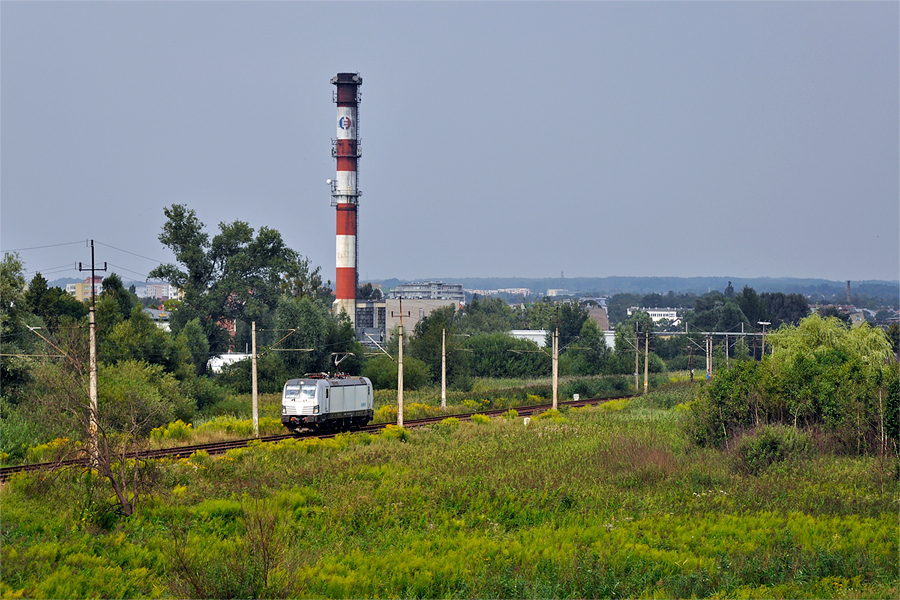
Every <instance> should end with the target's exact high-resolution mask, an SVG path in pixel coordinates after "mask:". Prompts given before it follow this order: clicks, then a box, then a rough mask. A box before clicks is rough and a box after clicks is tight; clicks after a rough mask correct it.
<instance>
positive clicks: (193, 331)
mask: <svg viewBox="0 0 900 600" xmlns="http://www.w3.org/2000/svg"><path fill="white" fill-rule="evenodd" d="M177 339H178V340H179V341H180V343H182V344H183V345H184V347H185V348H186V349H187V352H188V354H189V355H190V360H191V363H192V364H193V367H194V373H195V374H197V375H203V374H205V373H206V365H207V363H208V362H209V340H207V339H206V334H205V333H203V327H202V326H201V325H200V319H191V320H190V321H188V322H187V323H185V324H184V327H182V328H181V331H180V332H178V338H177Z"/></svg>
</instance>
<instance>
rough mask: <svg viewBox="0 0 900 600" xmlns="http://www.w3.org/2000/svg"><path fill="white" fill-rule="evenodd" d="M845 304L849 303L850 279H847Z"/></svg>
mask: <svg viewBox="0 0 900 600" xmlns="http://www.w3.org/2000/svg"><path fill="white" fill-rule="evenodd" d="M847 304H850V280H849V279H848V280H847Z"/></svg>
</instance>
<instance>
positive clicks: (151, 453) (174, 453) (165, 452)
mask: <svg viewBox="0 0 900 600" xmlns="http://www.w3.org/2000/svg"><path fill="white" fill-rule="evenodd" d="M631 397H633V396H631V395H626V396H612V397H607V398H587V399H584V400H580V399H579V400H569V401H566V402H559V403H558V404H559V406H567V407H569V408H577V407H579V406H589V405H594V404H602V403H604V402H609V401H611V400H621V399H623V398H631ZM552 407H553V404H552V403H548V404H535V405H531V406H517V407H515V411H516V412H517V413H519V416H531V415H534V414H537V413H541V412H544V411H546V410H549V409H550V408H552ZM508 410H509V409H508V408H500V409H494V410H486V411H480V412H472V413H460V414H455V415H441V416H437V417H427V418H424V419H414V420H411V421H406V422H404V423H403V426H404V427H406V428H413V427H423V426H425V425H431V424H434V423H439V422H441V421H443V420H444V419H446V418H448V417H455V418H457V419H459V420H461V421H467V420H469V419H471V418H472V415H475V414H479V415H485V416H489V417H490V416H499V415H502V414H504V413H506V412H507V411H508ZM388 425H393V423H375V424H369V425H365V426H363V427H360V428H357V429H353V430H351V431H352V432H363V431H365V432H374V431H380V430H381V429H384V428H385V427H387V426H388ZM338 433H339V432H327V433H316V432H306V433H300V434H294V433H290V434H283V435H269V436H263V437H259V438H249V439H239V440H227V441H223V442H212V443H209V444H193V445H190V446H176V447H172V448H156V449H154V450H141V451H140V452H133V453H130V454H128V455H127V456H128V458H137V459H155V458H179V457H182V456H190V455H191V454H193V453H194V452H197V451H198V450H200V451H203V452H206V453H208V454H211V455H214V454H225V453H226V452H228V451H229V450H232V449H234V448H244V447H246V446H247V445H248V444H249V443H250V442H257V441H258V442H262V443H270V442H278V441H281V440H286V439H289V438H295V439H296V438H299V439H303V438H321V439H328V438H333V437H334V436H336V435H338ZM86 464H87V463H86V461H85V460H80V459H79V460H64V461H58V462H49V463H32V464H27V465H16V466H12V467H2V468H0V481H6V480H7V479H8V478H9V477H10V476H12V475H14V474H15V473H27V472H31V471H45V470H53V469H59V468H63V467H71V466H75V465H86Z"/></svg>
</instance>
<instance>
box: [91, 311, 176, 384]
mask: <svg viewBox="0 0 900 600" xmlns="http://www.w3.org/2000/svg"><path fill="white" fill-rule="evenodd" d="M99 357H100V359H101V360H102V361H103V362H105V363H107V364H115V363H117V362H122V361H143V362H146V363H148V364H152V365H160V366H163V367H165V368H166V369H167V370H169V371H175V370H176V369H177V368H178V366H180V365H179V364H178V363H179V362H182V360H189V357H187V356H185V357H180V356H179V355H177V354H176V353H175V345H174V343H173V340H172V337H171V336H170V335H169V334H168V333H167V332H166V331H164V330H162V329H160V328H159V327H157V326H156V324H155V323H154V322H153V321H152V320H151V319H150V317H149V316H148V315H147V313H145V312H144V311H143V309H142V308H141V307H140V306H136V307H134V309H132V311H131V313H130V315H128V316H126V317H125V318H124V320H118V321H117V323H116V324H115V325H113V327H112V329H111V330H110V331H108V332H107V334H106V335H104V336H102V337H101V344H100V347H99ZM179 359H182V360H179Z"/></svg>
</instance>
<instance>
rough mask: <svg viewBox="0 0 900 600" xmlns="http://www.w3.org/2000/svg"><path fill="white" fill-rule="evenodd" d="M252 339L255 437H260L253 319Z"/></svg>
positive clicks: (251, 362) (251, 360)
mask: <svg viewBox="0 0 900 600" xmlns="http://www.w3.org/2000/svg"><path fill="white" fill-rule="evenodd" d="M250 339H251V341H252V344H253V345H252V348H253V354H252V355H251V356H250V365H251V366H252V367H253V368H252V369H251V371H252V373H251V377H250V379H251V382H252V388H253V437H259V396H258V394H257V385H256V321H253V327H252V328H251V336H250Z"/></svg>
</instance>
